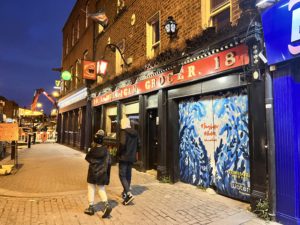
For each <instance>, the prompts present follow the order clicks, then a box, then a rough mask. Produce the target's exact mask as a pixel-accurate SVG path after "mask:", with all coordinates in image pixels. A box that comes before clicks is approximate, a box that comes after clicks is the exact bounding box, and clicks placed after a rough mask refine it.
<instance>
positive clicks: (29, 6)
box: [0, 0, 76, 113]
mask: <svg viewBox="0 0 300 225" xmlns="http://www.w3.org/2000/svg"><path fill="white" fill-rule="evenodd" d="M75 2H76V0H51V1H47V0H46V1H45V0H0V96H4V97H6V98H7V99H9V100H14V101H15V102H17V103H18V104H19V106H20V107H23V106H26V107H28V108H29V107H30V105H31V102H32V99H33V94H34V91H35V89H37V88H44V89H45V90H46V91H47V92H48V93H49V94H51V93H52V91H53V86H54V85H55V79H59V77H60V74H59V72H53V71H52V70H51V69H52V68H57V67H60V66H61V53H62V28H63V26H64V24H65V22H66V20H67V18H68V16H69V14H70V12H71V10H72V8H73V6H74V4H75ZM39 102H41V103H43V105H44V110H45V112H46V113H49V111H50V109H51V108H52V105H51V103H50V102H49V101H48V100H47V99H46V97H45V96H41V97H40V100H39Z"/></svg>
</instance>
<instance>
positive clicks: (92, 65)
mask: <svg viewBox="0 0 300 225" xmlns="http://www.w3.org/2000/svg"><path fill="white" fill-rule="evenodd" d="M83 78H84V79H87V80H96V78H97V77H96V62H92V61H86V60H84V61H83Z"/></svg>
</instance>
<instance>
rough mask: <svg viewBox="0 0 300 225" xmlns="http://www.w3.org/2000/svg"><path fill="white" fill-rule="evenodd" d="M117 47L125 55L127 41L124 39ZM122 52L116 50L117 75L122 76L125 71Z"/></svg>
mask: <svg viewBox="0 0 300 225" xmlns="http://www.w3.org/2000/svg"><path fill="white" fill-rule="evenodd" d="M117 46H118V47H119V49H120V51H121V52H122V53H123V52H124V51H125V40H124V39H123V40H122V41H121V42H120V43H118V44H117ZM120 51H118V50H117V49H116V75H120V74H121V73H122V72H123V69H124V62H123V59H122V55H121V52H120Z"/></svg>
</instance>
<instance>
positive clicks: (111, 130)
mask: <svg viewBox="0 0 300 225" xmlns="http://www.w3.org/2000/svg"><path fill="white" fill-rule="evenodd" d="M117 123H118V121H117V107H116V106H111V107H107V108H106V109H105V132H106V134H107V136H108V137H110V138H114V139H115V138H116V134H117Z"/></svg>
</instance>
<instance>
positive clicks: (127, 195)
mask: <svg viewBox="0 0 300 225" xmlns="http://www.w3.org/2000/svg"><path fill="white" fill-rule="evenodd" d="M138 145H139V138H138V133H137V131H136V130H135V129H133V128H131V126H130V120H129V119H128V118H124V119H122V120H121V133H120V147H119V151H118V156H119V177H120V181H121V184H122V186H123V192H122V198H123V199H124V201H123V204H124V205H128V204H129V203H130V202H132V200H133V199H134V196H133V195H132V193H131V192H130V183H131V171H132V164H133V163H134V162H135V161H136V153H137V151H138Z"/></svg>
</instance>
